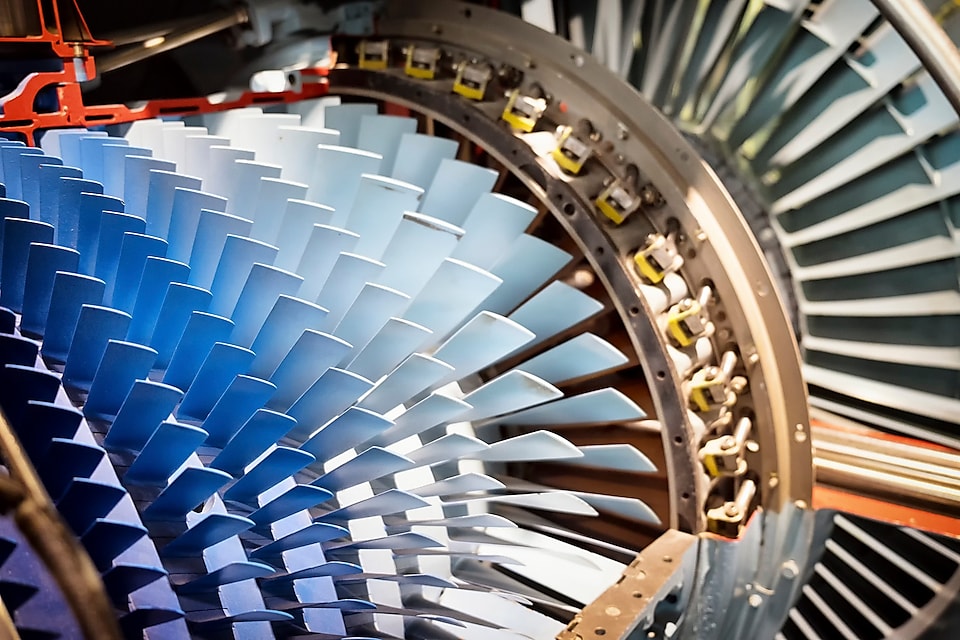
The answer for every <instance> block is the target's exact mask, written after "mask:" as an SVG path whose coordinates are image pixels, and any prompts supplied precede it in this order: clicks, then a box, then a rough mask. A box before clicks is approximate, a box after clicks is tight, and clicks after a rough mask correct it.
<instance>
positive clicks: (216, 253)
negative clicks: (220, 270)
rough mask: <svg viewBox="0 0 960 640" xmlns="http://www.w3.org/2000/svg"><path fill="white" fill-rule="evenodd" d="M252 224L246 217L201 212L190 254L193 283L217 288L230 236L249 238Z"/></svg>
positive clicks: (191, 282) (217, 212)
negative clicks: (215, 281)
mask: <svg viewBox="0 0 960 640" xmlns="http://www.w3.org/2000/svg"><path fill="white" fill-rule="evenodd" d="M251 224H252V223H251V222H250V221H249V220H247V219H246V218H241V217H239V216H235V215H231V214H229V213H221V212H219V211H211V210H209V209H203V210H201V211H200V221H199V222H198V223H197V233H196V235H195V236H194V240H193V250H192V251H191V253H190V281H189V283H190V284H192V285H195V286H198V287H202V288H204V289H209V288H210V287H211V285H213V278H214V276H215V275H216V273H217V265H218V264H219V262H220V256H221V254H222V253H223V248H224V245H225V244H226V241H227V236H230V235H235V236H246V235H248V234H249V233H250V226H251Z"/></svg>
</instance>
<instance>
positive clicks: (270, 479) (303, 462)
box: [223, 447, 316, 502]
mask: <svg viewBox="0 0 960 640" xmlns="http://www.w3.org/2000/svg"><path fill="white" fill-rule="evenodd" d="M315 460H316V458H314V457H313V456H312V455H310V454H309V453H307V452H306V451H300V450H299V449H291V448H290V447H277V448H276V449H274V450H273V451H271V452H270V453H268V454H267V455H266V456H264V457H263V459H262V460H260V461H259V462H257V464H256V465H255V466H254V467H253V468H251V469H249V470H248V471H247V472H246V473H245V474H243V477H241V478H240V479H239V480H237V481H236V482H235V483H234V485H233V486H232V487H230V488H229V489H227V491H226V493H224V494H223V498H224V500H236V501H238V502H250V501H251V500H253V499H254V498H256V497H257V496H258V495H260V494H261V493H263V492H264V491H266V490H267V489H269V488H270V487H273V486H274V485H276V484H277V483H278V482H280V481H281V480H283V479H284V478H289V477H290V476H292V475H293V474H295V473H296V472H298V471H300V470H301V469H303V468H304V467H305V466H307V465H308V464H310V463H312V462H314V461H315Z"/></svg>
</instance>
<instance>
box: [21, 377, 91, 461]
mask: <svg viewBox="0 0 960 640" xmlns="http://www.w3.org/2000/svg"><path fill="white" fill-rule="evenodd" d="M5 377H6V376H5ZM4 410H5V411H7V413H8V417H9V410H8V408H7V407H4ZM22 415H23V420H22V421H21V424H13V425H12V426H13V427H14V429H16V430H17V436H18V437H19V438H20V444H21V445H23V449H24V451H26V452H27V455H29V456H30V458H31V459H33V460H39V459H40V457H41V456H42V455H43V454H44V452H45V451H46V449H47V446H49V444H50V442H51V441H52V439H53V438H67V439H72V438H73V437H74V436H76V434H77V428H78V427H79V426H80V421H81V420H82V419H83V415H82V414H81V413H80V412H79V411H77V410H76V409H74V408H73V407H65V406H63V405H61V404H55V403H54V402H43V401H41V400H28V401H27V403H26V405H25V406H24V408H23V414H22ZM22 425H30V428H27V429H21V428H20V427H21V426H22Z"/></svg>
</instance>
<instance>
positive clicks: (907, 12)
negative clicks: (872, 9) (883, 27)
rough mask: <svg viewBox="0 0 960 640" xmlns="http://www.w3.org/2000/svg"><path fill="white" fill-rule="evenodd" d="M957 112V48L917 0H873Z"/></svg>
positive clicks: (959, 78)
mask: <svg viewBox="0 0 960 640" xmlns="http://www.w3.org/2000/svg"><path fill="white" fill-rule="evenodd" d="M873 4H874V5H875V6H876V7H877V10H879V11H880V14H881V15H883V17H884V18H886V19H887V21H889V22H890V24H891V25H892V26H893V28H894V29H896V30H897V32H898V33H899V34H900V35H901V36H902V37H903V39H904V40H905V41H906V43H907V45H909V46H910V48H911V49H913V52H914V53H915V54H917V57H918V58H920V61H921V62H922V63H923V66H924V68H925V69H926V70H927V73H929V74H930V76H931V77H932V78H933V79H934V81H936V83H937V85H938V86H939V87H940V90H941V91H943V95H945V96H946V98H947V100H949V101H950V104H951V105H952V106H953V109H954V111H956V112H957V113H958V114H960V51H957V46H956V45H955V44H954V43H953V41H952V40H950V38H949V36H947V33H946V32H945V31H944V30H943V29H942V28H941V27H940V25H938V24H937V22H936V20H934V18H933V16H932V15H931V14H930V12H929V11H927V8H926V7H925V6H924V5H923V3H922V2H920V0H873Z"/></svg>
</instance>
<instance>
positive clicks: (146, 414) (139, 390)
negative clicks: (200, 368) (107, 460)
mask: <svg viewBox="0 0 960 640" xmlns="http://www.w3.org/2000/svg"><path fill="white" fill-rule="evenodd" d="M181 397H183V392H182V391H180V389H177V388H176V387H172V386H170V385H167V384H162V383H160V382H154V381H152V380H137V381H136V382H134V383H133V388H132V389H130V393H128V394H127V397H126V398H125V399H124V400H123V404H122V405H121V406H120V410H119V411H118V412H117V417H116V418H115V419H114V420H113V424H111V425H110V430H109V431H108V432H107V436H106V438H104V440H103V445H104V446H105V447H107V448H108V449H111V450H115V449H126V450H129V451H140V449H142V448H143V446H144V445H145V444H146V443H147V441H148V440H149V439H150V437H151V436H152V435H153V432H154V431H156V430H157V428H158V427H159V426H160V423H161V422H163V421H164V420H166V419H167V418H169V417H170V413H171V412H172V411H173V409H174V408H175V407H176V406H177V404H178V403H179V402H180V398H181Z"/></svg>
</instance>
